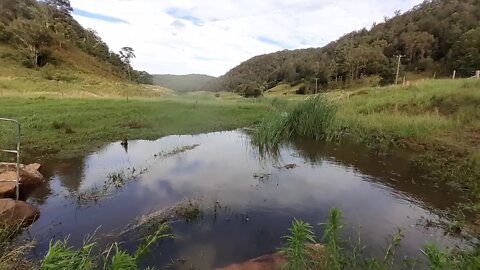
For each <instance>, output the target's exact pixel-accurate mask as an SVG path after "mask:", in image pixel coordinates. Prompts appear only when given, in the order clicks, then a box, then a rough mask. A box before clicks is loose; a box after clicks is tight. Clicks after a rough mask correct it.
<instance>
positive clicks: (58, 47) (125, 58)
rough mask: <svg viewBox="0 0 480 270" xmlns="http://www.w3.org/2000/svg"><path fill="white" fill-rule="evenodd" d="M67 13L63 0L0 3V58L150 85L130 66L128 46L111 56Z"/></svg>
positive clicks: (7, 0) (148, 79)
mask: <svg viewBox="0 0 480 270" xmlns="http://www.w3.org/2000/svg"><path fill="white" fill-rule="evenodd" d="M72 11H73V9H72V7H71V6H70V1H68V0H45V1H35V0H0V60H2V59H3V60H5V61H3V62H4V63H12V62H15V63H16V64H18V65H21V66H24V67H25V68H35V69H42V68H43V67H45V66H49V67H50V68H52V67H53V68H55V67H59V66H61V67H62V68H65V67H67V68H71V69H73V70H80V71H82V72H87V73H88V72H90V73H92V74H95V75H98V76H104V77H112V78H114V77H116V78H121V79H127V78H129V79H131V80H132V81H138V82H143V83H149V82H151V77H150V76H149V74H148V73H146V72H139V71H135V70H133V69H132V68H131V65H130V61H131V59H132V58H134V57H135V54H134V51H133V49H132V48H129V47H125V48H124V49H122V51H121V52H119V53H115V52H112V51H111V50H110V49H109V47H108V46H107V44H106V43H105V42H103V41H102V39H101V38H100V37H99V36H98V35H97V33H96V32H95V31H94V30H92V29H85V28H83V27H82V26H81V25H80V24H79V23H78V22H77V21H76V20H75V19H73V17H72V15H71V12H72ZM2 48H3V49H2ZM12 49H13V51H14V53H12ZM13 60H14V61H13Z"/></svg>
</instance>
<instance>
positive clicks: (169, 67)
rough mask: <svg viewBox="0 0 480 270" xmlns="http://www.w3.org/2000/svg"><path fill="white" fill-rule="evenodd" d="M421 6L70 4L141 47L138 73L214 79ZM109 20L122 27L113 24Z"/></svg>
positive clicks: (246, 0)
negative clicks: (202, 75)
mask: <svg viewBox="0 0 480 270" xmlns="http://www.w3.org/2000/svg"><path fill="white" fill-rule="evenodd" d="M420 2H422V0H392V1H384V0H362V1H351V0H335V1H334V0H263V1H256V0H225V1H217V0H203V1H195V0H162V1H152V0H131V1H121V0H71V3H72V6H74V7H75V8H76V9H79V10H81V11H85V12H87V15H88V16H85V14H83V15H82V14H78V13H77V12H75V13H74V17H75V18H76V19H77V20H78V21H79V22H80V23H81V24H82V25H83V26H85V27H88V28H93V29H95V30H96V31H97V32H98V33H99V35H100V36H101V37H102V39H103V40H104V41H106V42H107V43H108V45H109V46H110V47H111V48H112V49H113V50H115V51H118V50H119V49H120V48H122V47H124V46H130V47H132V48H134V49H135V53H136V55H137V58H136V59H134V60H133V62H132V63H133V66H134V67H135V68H136V69H140V70H147V71H148V72H150V73H172V74H188V73H206V74H209V75H214V76H218V75H222V74H224V73H225V72H227V71H228V70H229V69H231V68H233V67H235V66H236V65H238V64H239V63H240V62H242V61H245V60H247V59H249V58H251V57H253V56H255V55H259V54H264V53H269V52H275V51H279V50H283V49H285V48H287V49H297V48H308V47H321V46H324V45H326V44H327V43H328V42H330V41H333V40H336V39H338V38H339V37H340V36H342V35H343V34H346V33H348V32H351V31H354V30H358V29H361V28H363V27H366V28H369V27H370V26H371V25H372V23H373V22H380V21H383V16H385V15H386V16H392V15H393V13H394V11H395V10H403V11H406V10H408V9H410V8H412V7H413V6H414V5H416V4H419V3H420ZM92 11H95V12H98V13H94V12H92ZM91 14H93V15H95V16H91ZM101 14H105V15H101ZM99 15H100V16H104V17H102V18H103V19H104V20H102V19H99V17H98V16H99ZM105 17H106V18H114V19H117V20H121V22H123V23H118V22H119V21H115V22H116V23H112V21H111V20H108V19H107V20H105ZM118 18H121V19H118ZM126 22H128V24H127V23H126Z"/></svg>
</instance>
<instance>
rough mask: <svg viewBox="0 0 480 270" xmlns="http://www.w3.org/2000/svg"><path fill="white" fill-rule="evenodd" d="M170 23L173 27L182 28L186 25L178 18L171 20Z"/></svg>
mask: <svg viewBox="0 0 480 270" xmlns="http://www.w3.org/2000/svg"><path fill="white" fill-rule="evenodd" d="M170 25H171V26H173V27H174V28H184V27H186V25H185V24H184V23H183V22H181V21H179V20H175V21H173V22H172V23H171V24H170Z"/></svg>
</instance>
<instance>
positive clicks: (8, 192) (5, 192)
mask: <svg viewBox="0 0 480 270" xmlns="http://www.w3.org/2000/svg"><path fill="white" fill-rule="evenodd" d="M0 176H1V175H0ZM15 188H16V185H15V183H5V182H3V183H2V182H0V198H8V197H13V196H15Z"/></svg>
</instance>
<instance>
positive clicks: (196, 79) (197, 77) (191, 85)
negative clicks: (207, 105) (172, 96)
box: [152, 74, 216, 92]
mask: <svg viewBox="0 0 480 270" xmlns="http://www.w3.org/2000/svg"><path fill="white" fill-rule="evenodd" d="M152 76H153V83H154V84H155V85H159V86H162V87H166V88H169V89H172V90H175V91H179V92H192V91H201V90H205V88H206V85H207V84H209V83H211V82H212V81H214V80H215V79H216V77H213V76H209V75H204V74H187V75H171V74H157V75H152Z"/></svg>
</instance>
